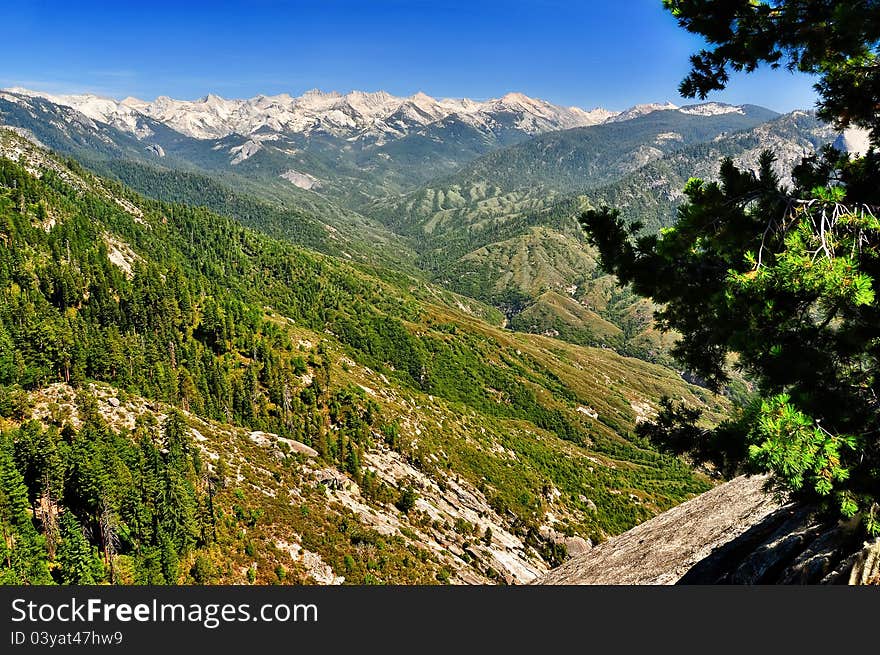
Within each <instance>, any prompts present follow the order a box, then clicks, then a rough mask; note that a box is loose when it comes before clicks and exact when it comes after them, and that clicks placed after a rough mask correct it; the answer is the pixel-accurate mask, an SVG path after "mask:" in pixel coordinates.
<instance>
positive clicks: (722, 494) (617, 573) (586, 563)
mask: <svg viewBox="0 0 880 655" xmlns="http://www.w3.org/2000/svg"><path fill="white" fill-rule="evenodd" d="M764 481H765V479H764V478H761V477H752V478H747V477H739V478H736V479H734V480H731V481H730V482H728V483H726V484H722V485H719V486H718V487H715V488H714V489H712V490H710V491H708V492H706V493H704V494H702V495H700V496H698V497H696V498H693V499H691V500H689V501H687V502H685V503H682V504H681V505H678V506H677V507H673V508H672V509H670V510H669V511H666V512H663V513H662V514H659V515H658V516H655V517H654V518H653V519H650V520H649V521H646V522H645V523H642V524H640V525H637V526H636V527H634V528H632V529H631V530H629V531H627V532H624V533H623V534H621V535H618V536H616V537H613V538H611V539H609V540H608V541H605V542H603V543H601V544H599V545H597V546H595V547H594V548H592V549H591V550H590V551H588V552H587V553H584V554H582V555H579V556H576V557H573V558H572V559H570V560H568V561H566V562H564V563H563V564H562V565H560V566H559V567H557V568H555V569H553V570H552V571H550V572H549V573H548V574H547V575H545V576H543V577H542V578H539V579H538V580H537V581H536V584H674V583H675V582H677V581H678V579H679V578H681V577H682V576H683V575H684V574H685V573H686V572H687V571H688V570H689V569H690V568H691V567H692V566H694V565H695V564H696V563H697V562H699V561H700V560H702V559H704V558H705V557H707V556H708V555H709V554H710V553H711V552H712V551H713V550H714V549H715V548H717V547H718V546H720V545H722V544H725V543H728V542H730V541H732V540H733V539H735V538H736V537H738V536H739V535H741V534H742V533H743V532H745V531H746V530H748V529H749V527H751V526H753V525H755V524H757V523H760V522H761V521H762V520H763V519H765V518H766V517H767V516H769V515H771V514H772V513H773V512H775V511H776V510H777V509H779V507H780V503H779V502H778V501H777V500H775V499H774V497H773V496H772V495H771V494H768V493H767V492H765V491H764V490H763V483H764Z"/></svg>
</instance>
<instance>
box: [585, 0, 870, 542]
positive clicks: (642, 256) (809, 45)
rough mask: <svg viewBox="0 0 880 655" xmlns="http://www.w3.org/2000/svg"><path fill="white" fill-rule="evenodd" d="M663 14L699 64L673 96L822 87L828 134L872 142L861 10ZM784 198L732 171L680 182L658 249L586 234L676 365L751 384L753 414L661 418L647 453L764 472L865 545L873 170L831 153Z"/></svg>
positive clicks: (765, 174)
mask: <svg viewBox="0 0 880 655" xmlns="http://www.w3.org/2000/svg"><path fill="white" fill-rule="evenodd" d="M666 5H667V7H668V8H670V9H671V10H672V12H673V13H674V14H675V15H676V17H678V19H679V22H680V23H681V24H682V25H683V26H685V27H686V28H688V29H689V30H691V31H694V32H697V33H700V34H702V35H704V36H706V37H707V38H708V39H709V41H710V43H711V44H712V46H713V49H712V50H704V51H702V52H700V53H699V54H697V55H695V56H694V57H693V58H692V64H693V70H692V72H691V74H690V75H689V76H688V78H686V79H685V81H684V82H683V83H682V91H683V92H684V93H686V94H689V95H695V94H699V95H701V96H705V95H706V94H707V93H708V92H709V91H711V90H713V89H720V88H723V87H724V86H725V85H726V82H727V68H728V67H731V68H733V69H734V70H746V71H752V70H754V69H755V68H757V66H758V65H759V64H762V63H769V64H771V65H772V66H777V65H779V64H780V63H782V62H787V63H788V65H789V67H791V68H798V69H800V70H804V71H808V72H813V73H818V74H819V75H820V82H819V85H818V88H819V90H820V92H821V93H822V103H821V113H822V115H823V116H824V117H825V118H828V119H835V120H836V121H837V122H838V123H839V124H840V125H846V124H848V123H850V122H854V123H855V124H857V125H862V126H866V127H871V128H872V129H873V130H874V133H873V138H874V140H875V141H876V139H877V137H878V118H877V117H878V113H877V102H876V89H875V87H876V84H877V82H876V79H877V67H876V65H871V62H874V61H876V52H877V47H878V38H880V8H878V7H877V6H876V4H875V3H862V2H855V3H832V2H824V1H822V0H789V1H786V2H777V3H763V2H744V1H743V2H732V3H724V2H696V1H689V0H682V1H673V0H668V1H667V2H666ZM854 70H859V71H860V73H859V74H858V79H856V78H854V77H852V76H851V75H850V73H852V72H853V71H854ZM793 180H794V188H793V189H784V188H782V187H781V185H780V184H779V181H778V179H777V177H776V174H775V173H774V171H773V155H772V154H771V153H769V152H765V153H764V154H763V155H762V157H761V161H760V170H759V172H758V174H757V175H755V174H751V173H748V172H745V171H741V170H738V169H737V168H736V167H735V166H734V165H733V163H732V162H731V161H730V160H729V159H728V160H725V161H724V162H723V164H722V165H721V173H720V183H717V184H716V183H708V184H707V183H705V182H703V181H702V180H699V179H691V180H690V181H689V182H688V184H687V186H686V187H685V194H686V195H687V199H688V202H687V203H686V204H685V205H684V206H682V208H681V209H680V212H679V220H678V223H677V224H676V225H675V226H674V227H673V228H669V229H668V230H665V231H664V232H663V233H662V234H661V235H659V236H642V237H640V238H636V237H635V232H637V229H633V228H627V226H626V225H625V222H624V221H623V220H622V219H621V218H620V216H619V215H618V213H617V212H614V211H609V210H607V209H604V210H601V211H590V212H587V213H586V214H584V216H583V218H582V223H583V225H584V227H585V228H586V229H587V230H588V231H589V233H590V239H591V241H592V242H593V243H594V244H595V245H596V246H597V247H598V249H599V250H600V252H601V255H602V259H603V262H604V264H605V265H606V266H607V267H608V268H609V269H610V270H612V271H613V272H614V273H615V274H617V275H618V276H619V277H620V279H621V281H623V282H624V283H632V285H633V288H634V289H635V291H636V292H638V293H640V294H642V295H645V296H650V297H651V298H653V299H654V300H655V301H657V302H660V303H663V304H664V309H663V310H662V311H661V312H660V313H659V314H658V318H659V319H660V321H661V323H662V325H663V326H664V327H666V328H671V329H675V330H677V331H678V332H680V333H681V334H682V337H681V340H680V341H679V343H678V345H677V346H676V348H675V353H676V354H677V356H678V357H679V358H680V359H681V361H683V362H684V363H685V364H686V365H687V366H689V367H690V368H691V369H692V370H693V371H695V372H696V373H697V374H698V375H699V376H700V377H702V378H703V379H705V380H706V381H707V383H708V384H709V385H711V386H713V387H715V388H718V387H719V386H720V385H722V384H723V383H724V382H726V380H727V379H728V370H729V369H728V364H729V363H730V360H729V356H730V355H734V356H735V362H736V365H737V366H738V367H740V368H741V369H742V370H743V371H745V372H746V374H747V375H748V376H749V377H750V378H751V379H753V380H754V381H755V382H756V383H757V387H758V391H759V395H760V398H759V399H758V400H757V401H756V402H755V403H754V404H753V405H752V406H751V407H749V408H748V409H747V410H745V411H744V412H743V414H742V416H741V417H740V418H739V419H738V420H737V421H736V422H735V423H734V422H730V423H727V424H725V425H724V426H722V428H720V429H719V430H716V431H715V432H714V433H710V432H706V433H704V434H703V433H698V432H697V431H695V428H694V427H693V422H694V419H695V418H696V417H695V416H693V415H685V416H682V411H681V409H680V408H679V409H676V408H673V407H672V406H668V407H667V408H666V409H667V411H666V412H665V413H664V415H663V416H661V419H662V423H661V424H658V425H657V427H656V429H654V430H648V432H653V434H652V435H651V436H653V437H654V438H655V439H662V438H664V436H665V438H667V439H672V442H670V444H669V447H670V448H672V449H673V450H676V451H682V450H687V451H690V452H692V453H697V454H698V455H702V456H704V457H706V456H709V457H710V458H711V455H712V454H713V453H715V454H716V455H717V453H718V451H719V450H720V451H721V452H722V454H723V457H724V458H726V459H727V460H728V461H730V462H732V463H733V464H736V463H738V462H740V463H742V462H748V465H750V466H753V467H756V468H760V469H763V470H768V471H772V472H773V473H775V480H776V482H777V483H778V484H780V485H781V486H784V487H785V488H787V489H789V490H792V491H794V492H795V493H797V494H799V495H801V496H804V497H807V498H811V499H818V500H823V501H831V500H833V502H834V504H836V505H837V507H838V508H839V510H840V511H841V513H842V514H843V515H844V516H847V517H849V516H852V515H854V514H856V513H857V512H861V515H862V518H863V520H864V523H865V525H866V528H867V530H868V531H869V532H871V533H875V534H876V533H880V520H878V518H880V516H878V514H880V503H878V501H880V439H878V437H877V435H878V433H880V423H878V420H880V419H878V417H880V404H878V400H877V399H878V390H880V379H878V377H877V371H878V370H880V350H878V348H877V343H878V341H880V303H878V298H877V294H876V284H877V281H878V280H880V222H878V219H877V217H876V215H877V211H878V207H880V194H878V188H880V184H878V182H880V158H878V156H877V155H876V153H875V152H873V151H871V152H869V153H868V154H867V156H865V157H863V158H861V159H855V160H849V159H848V158H847V157H846V156H843V157H841V156H840V153H836V152H834V151H833V150H830V149H828V150H826V151H825V152H824V153H823V156H822V157H816V156H814V157H810V158H807V159H805V160H804V162H803V163H802V164H801V165H800V166H797V167H796V168H795V169H794V171H793ZM676 414H677V415H676ZM685 414H688V412H685ZM710 434H711V435H713V436H712V437H709V436H708V435H710ZM707 442H708V443H707ZM719 446H720V448H719Z"/></svg>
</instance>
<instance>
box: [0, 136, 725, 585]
mask: <svg viewBox="0 0 880 655" xmlns="http://www.w3.org/2000/svg"><path fill="white" fill-rule="evenodd" d="M0 154H2V158H0V238H2V240H3V242H4V243H3V247H2V248H0V416H2V418H0V424H2V439H0V526H2V530H3V536H4V539H3V540H2V541H0V549H2V552H0V567H2V569H0V571H2V573H0V576H2V579H3V581H5V582H12V583H22V582H50V581H56V582H62V583H70V582H98V581H112V582H119V583H130V582H141V583H144V582H149V583H160V582H166V583H177V582H200V583H203V582H236V583H237V582H247V581H250V582H261V583H270V582H275V583H282V582H284V583H296V582H309V581H318V582H341V581H345V582H349V583H387V582H447V581H451V582H485V581H507V582H523V581H527V580H530V579H532V578H534V577H535V576H536V575H538V574H539V573H540V572H541V571H543V570H545V569H547V568H548V567H549V566H550V565H552V564H554V563H557V562H558V561H560V560H561V559H562V558H563V557H565V552H566V549H567V548H571V549H573V550H576V549H582V548H583V547H585V545H586V540H587V539H589V540H592V541H599V540H602V539H604V538H606V537H607V536H608V535H612V534H617V533H620V532H622V531H623V530H625V529H627V528H628V527H631V526H632V525H634V524H636V523H638V522H640V521H643V520H645V519H646V518H648V517H650V516H652V515H654V514H656V513H657V512H659V511H661V510H663V509H665V508H668V507H670V506H672V505H675V504H677V503H679V502H681V501H682V500H685V499H686V498H688V497H690V496H691V495H693V494H695V493H698V492H700V491H702V490H705V489H706V488H708V486H709V482H708V480H707V479H705V478H704V477H703V476H701V475H698V474H694V473H693V472H692V471H691V470H689V469H688V467H687V466H686V465H685V464H683V463H682V462H681V461H680V460H678V459H676V458H672V457H669V456H666V455H661V454H658V453H657V452H656V451H655V450H654V449H653V448H652V447H650V446H649V444H648V443H647V442H645V441H643V440H640V439H638V438H636V437H634V436H633V434H632V431H633V428H634V426H635V424H636V423H637V422H638V421H640V420H643V419H644V418H645V417H648V416H650V415H651V414H652V413H653V412H654V411H656V409H657V407H658V402H659V399H660V398H661V396H663V395H670V396H673V397H676V398H678V399H682V400H685V401H686V402H688V403H689V404H691V405H693V406H698V407H702V408H704V409H705V410H706V412H707V417H708V419H709V420H713V417H715V418H717V417H718V416H720V412H723V411H724V408H725V405H726V403H725V402H724V401H722V400H720V399H719V398H717V397H714V396H712V395H711V394H709V393H708V392H707V391H705V390H704V389H702V388H699V387H695V386H692V385H689V384H687V383H685V382H684V381H683V380H682V379H681V377H680V376H678V375H677V374H676V373H675V372H674V371H671V370H669V369H666V368H662V367H660V366H656V365H652V364H648V363H646V362H644V361H640V360H636V359H630V358H625V357H622V356H621V355H619V354H617V353H615V352H614V351H612V350H608V349H601V348H598V349H597V348H586V347H581V346H576V345H572V344H568V343H565V342H563V341H559V340H555V339H550V338H546V337H542V336H538V335H529V334H522V333H516V332H511V331H509V330H505V329H502V328H500V327H498V322H499V321H500V318H501V317H500V315H499V314H498V312H497V310H496V309H494V308H492V307H489V306H487V305H484V304H482V303H480V302H479V301H476V300H473V299H470V298H467V297H464V296H459V295H456V294H454V293H452V292H450V291H447V290H445V289H444V288H442V287H440V286H435V285H432V284H430V283H427V282H425V280H424V279H423V278H421V277H419V276H415V275H411V274H408V273H406V272H400V271H399V270H394V269H390V268H383V267H378V266H374V265H370V264H368V263H364V262H355V261H347V260H346V258H345V257H344V255H343V256H341V257H333V256H329V255H325V254H320V253H317V252H315V251H313V250H308V249H305V248H303V247H301V246H297V245H294V244H292V243H291V242H290V241H288V240H284V239H278V238H275V237H273V236H269V235H266V234H263V233H260V232H257V231H254V230H252V229H250V228H248V227H245V226H242V225H241V224H240V223H239V222H237V221H236V220H234V219H233V218H230V216H228V215H222V214H219V213H215V212H214V211H212V210H210V209H208V208H205V207H194V206H191V205H187V204H180V203H174V204H170V203H165V202H162V201H158V200H152V199H147V198H144V197H143V196H140V195H138V194H137V193H136V192H134V191H132V190H130V189H128V188H127V187H125V186H123V185H121V184H120V183H118V182H116V181H112V180H109V179H106V178H101V177H97V176H95V175H94V174H93V173H91V172H89V171H87V170H86V169H84V168H83V167H82V166H80V165H79V164H77V163H75V162H73V161H70V160H61V159H58V158H56V157H55V156H53V155H51V154H49V153H48V152H46V151H45V150H43V149H41V148H39V147H38V146H35V145H34V144H33V143H32V142H30V141H28V140H26V139H24V138H22V137H21V136H20V135H18V134H16V133H14V132H12V131H9V130H0ZM218 202H244V201H242V200H241V199H226V200H222V201H218ZM229 206H233V207H239V205H227V206H226V207H227V208H228V207H229ZM218 208H220V209H223V206H219V205H218ZM236 211H238V209H236ZM242 211H244V210H242ZM268 216H269V219H268V220H276V219H277V220H278V222H279V223H280V222H284V219H285V217H283V216H280V215H279V216H277V217H276V218H273V217H272V215H271V214H270V215H268Z"/></svg>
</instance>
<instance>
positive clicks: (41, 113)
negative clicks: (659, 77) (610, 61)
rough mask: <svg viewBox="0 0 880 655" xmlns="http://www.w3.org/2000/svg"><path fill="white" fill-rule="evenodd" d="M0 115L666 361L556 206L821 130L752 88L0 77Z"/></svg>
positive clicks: (596, 339) (643, 211) (305, 232)
mask: <svg viewBox="0 0 880 655" xmlns="http://www.w3.org/2000/svg"><path fill="white" fill-rule="evenodd" d="M0 121H2V122H4V123H6V124H9V125H12V126H15V127H16V128H17V129H20V130H27V131H28V132H27V133H29V134H31V135H32V136H33V137H34V138H36V139H38V140H40V141H42V142H43V143H45V144H47V145H49V146H50V147H52V148H55V149H57V150H59V151H60V152H63V153H66V154H69V155H72V156H74V157H76V158H77V159H78V160H80V161H82V162H83V163H85V164H86V165H87V166H89V167H90V168H91V169H92V170H94V171H96V172H98V173H99V174H102V175H109V176H112V177H115V178H116V179H118V180H120V181H122V182H123V183H125V184H126V185H128V186H130V187H131V188H133V189H135V190H137V191H139V192H141V193H143V194H145V195H147V196H149V197H152V198H156V199H160V200H165V201H178V202H184V203H187V204H193V205H204V206H206V207H208V208H210V209H212V210H214V211H217V212H219V213H221V214H223V215H226V216H232V217H234V218H235V219H236V220H238V221H239V222H241V223H243V224H245V225H248V226H251V227H255V228H256V229H259V230H261V231H265V232H268V233H270V234H272V235H273V236H277V237H281V238H284V239H287V240H290V241H292V242H294V243H297V244H300V245H304V246H306V247H308V248H311V249H317V250H319V251H321V252H323V253H326V254H330V255H333V256H342V257H345V258H350V259H352V260H355V261H360V262H366V263H372V264H378V265H382V264H387V265H390V266H393V267H394V268H396V269H398V270H405V271H407V272H409V273H413V274H418V271H419V270H421V271H422V272H423V273H424V274H427V275H428V276H429V277H430V279H432V280H433V281H434V282H435V283H437V284H439V285H442V286H445V287H447V288H449V289H451V290H453V291H456V292H459V293H463V294H465V295H468V296H470V297H474V298H477V299H479V300H481V301H483V302H486V303H488V304H490V305H492V306H494V307H495V308H496V309H497V310H499V311H500V312H502V313H503V314H504V320H505V322H506V325H507V326H508V327H510V328H512V329H516V330H521V331H526V332H532V333H539V334H545V335H548V336H553V337H556V338H560V339H563V340H567V341H570V342H572V343H578V344H582V345H597V346H605V347H611V348H614V349H616V350H618V351H619V352H622V353H626V354H629V355H634V356H637V357H641V358H644V359H647V360H649V361H657V362H664V363H671V361H670V360H669V358H668V354H667V353H668V347H669V342H670V338H672V337H669V336H664V335H661V334H659V333H657V332H656V330H654V328H653V324H652V320H651V317H652V315H653V310H654V308H653V307H652V306H651V304H650V303H649V302H647V301H645V300H642V299H638V298H635V297H634V296H632V294H631V293H629V292H628V291H627V290H626V289H621V288H620V287H619V286H618V285H617V284H616V282H615V280H614V278H612V277H609V276H607V275H605V274H604V273H603V272H602V271H601V270H600V269H599V268H597V267H596V265H595V252H594V251H592V249H591V248H589V246H588V245H587V244H586V239H585V235H584V234H583V232H582V230H581V229H580V228H579V226H578V225H577V223H576V221H575V219H574V217H575V216H576V215H577V214H578V213H579V212H580V211H581V210H582V209H583V208H585V207H588V206H601V205H602V204H604V203H612V204H614V205H615V206H620V207H621V208H622V210H623V211H624V213H625V214H627V215H632V216H638V218H639V220H640V221H642V222H643V223H644V224H645V227H646V229H647V230H658V229H660V227H662V226H664V225H668V224H670V222H671V221H673V220H674V217H675V211H676V207H677V206H678V204H679V202H680V201H681V198H682V196H681V189H682V188H683V183H684V182H686V180H687V176H689V175H690V174H691V173H692V172H693V171H695V170H696V171H699V172H700V173H701V174H704V176H705V177H706V178H707V179H711V178H713V177H714V176H715V175H717V166H718V161H719V157H721V156H726V155H730V156H733V157H735V158H737V159H738V160H740V161H744V162H746V163H747V164H749V165H752V166H753V165H755V163H756V161H757V153H758V150H759V149H760V147H762V146H761V144H769V145H772V146H773V147H774V149H775V150H777V151H778V152H779V153H780V154H781V161H780V170H784V169H785V165H787V164H789V163H790V160H795V159H797V158H799V157H801V156H802V155H803V154H804V153H807V152H811V151H813V150H814V149H815V147H816V146H818V145H820V144H822V143H826V142H828V141H831V140H833V138H834V134H833V133H832V132H831V130H830V129H829V128H827V127H824V126H822V125H820V124H819V123H818V122H817V121H816V119H815V118H814V117H813V115H812V114H809V113H806V112H796V113H794V114H789V115H786V116H779V115H778V114H776V113H775V112H772V111H770V110H767V109H764V108H762V107H758V106H755V105H742V106H732V105H723V104H719V103H704V104H698V105H691V106H685V107H675V106H674V105H671V104H665V105H664V104H654V105H640V106H637V107H634V108H632V109H630V110H627V111H624V112H620V113H615V112H603V110H594V111H589V112H584V111H583V110H578V109H576V108H562V107H556V106H553V105H551V104H549V103H546V102H544V101H540V100H535V99H532V98H527V97H525V96H522V95H521V94H509V95H508V96H505V97H504V98H501V99H498V100H496V101H486V102H483V103H474V102H472V101H451V100H450V101H446V100H439V101H438V100H434V99H432V98H428V97H427V96H423V95H417V96H414V97H412V98H396V97H394V96H390V95H388V94H382V93H377V94H363V93H358V92H354V93H352V94H348V95H344V96H343V95H339V94H322V93H318V92H310V93H307V94H305V95H304V96H302V97H300V98H291V97H289V96H283V95H282V96H273V97H267V96H258V97H256V98H252V99H250V100H226V99H223V98H219V97H216V96H208V97H206V98H203V99H201V100H199V101H193V102H188V101H176V100H171V99H168V98H164V99H159V100H156V101H155V102H152V103H144V102H141V101H137V100H134V99H126V100H125V101H122V102H119V101H116V100H112V99H106V98H98V97H96V96H89V95H83V96H57V97H56V96H49V95H46V94H37V93H34V92H30V91H26V90H21V89H17V90H6V91H3V92H0Z"/></svg>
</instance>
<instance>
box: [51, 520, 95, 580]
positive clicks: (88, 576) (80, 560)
mask: <svg viewBox="0 0 880 655" xmlns="http://www.w3.org/2000/svg"><path fill="white" fill-rule="evenodd" d="M59 523H60V524H61V544H60V545H59V546H58V551H57V552H56V553H55V560H56V562H57V563H58V569H57V578H58V582H59V583H60V584H75V585H83V584H96V583H97V582H100V581H101V580H103V579H104V566H103V564H102V563H101V560H100V559H99V558H98V557H97V555H96V553H95V551H94V549H93V547H92V545H91V544H90V543H89V541H88V539H86V537H85V536H84V535H83V529H82V526H81V525H80V523H79V521H78V520H77V518H76V516H74V514H73V512H71V511H66V512H64V513H63V514H62V515H61V519H60V521H59Z"/></svg>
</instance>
